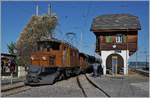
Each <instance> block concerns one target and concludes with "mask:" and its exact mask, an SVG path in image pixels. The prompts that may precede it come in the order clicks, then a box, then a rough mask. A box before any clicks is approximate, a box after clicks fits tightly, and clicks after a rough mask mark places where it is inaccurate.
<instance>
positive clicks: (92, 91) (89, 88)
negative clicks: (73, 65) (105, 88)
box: [79, 75, 106, 97]
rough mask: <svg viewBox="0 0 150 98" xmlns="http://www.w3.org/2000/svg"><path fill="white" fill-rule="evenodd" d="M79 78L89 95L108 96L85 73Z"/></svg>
mask: <svg viewBox="0 0 150 98" xmlns="http://www.w3.org/2000/svg"><path fill="white" fill-rule="evenodd" d="M79 80H80V83H81V85H82V87H83V89H84V90H85V93H86V95H87V96H88V97H106V95H105V94H104V93H103V92H101V91H100V90H98V89H97V88H95V87H94V86H93V85H92V84H90V83H89V82H88V80H87V79H86V77H85V76H84V75H80V76H79Z"/></svg>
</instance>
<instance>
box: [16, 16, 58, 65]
mask: <svg viewBox="0 0 150 98" xmlns="http://www.w3.org/2000/svg"><path fill="white" fill-rule="evenodd" d="M56 25H57V17H56V16H54V15H53V16H50V15H43V16H32V17H31V20H30V21H29V23H28V24H27V25H26V27H25V28H24V30H23V31H22V32H21V35H20V37H19V39H18V41H17V44H16V47H17V52H18V54H19V55H20V60H21V62H22V63H23V64H24V65H28V64H30V55H31V52H32V51H33V50H34V49H35V47H36V46H37V41H40V40H42V39H43V38H44V39H48V38H51V37H52V34H53V31H54V29H55V27H56Z"/></svg>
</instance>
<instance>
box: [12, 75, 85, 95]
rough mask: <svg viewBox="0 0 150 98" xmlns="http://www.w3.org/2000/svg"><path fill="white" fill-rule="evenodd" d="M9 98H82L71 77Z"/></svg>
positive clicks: (74, 79) (74, 80)
mask: <svg viewBox="0 0 150 98" xmlns="http://www.w3.org/2000/svg"><path fill="white" fill-rule="evenodd" d="M10 97H83V94H82V92H81V90H80V88H79V87H78V85H77V82H76V78H75V77H73V78H70V79H68V80H63V81H60V82H57V83H55V84H54V85H45V86H37V87H32V88H31V89H30V90H27V91H25V92H21V93H18V94H14V95H11V96H10Z"/></svg>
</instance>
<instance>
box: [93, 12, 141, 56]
mask: <svg viewBox="0 0 150 98" xmlns="http://www.w3.org/2000/svg"><path fill="white" fill-rule="evenodd" d="M138 30H141V25H140V22H139V19H138V17H137V16H134V15H131V14H105V15H101V16H97V17H96V18H94V19H93V22H92V25H91V31H93V33H94V34H95V36H96V52H98V53H99V54H101V51H109V50H129V55H132V54H133V53H134V52H135V51H136V50H137V42H138Z"/></svg>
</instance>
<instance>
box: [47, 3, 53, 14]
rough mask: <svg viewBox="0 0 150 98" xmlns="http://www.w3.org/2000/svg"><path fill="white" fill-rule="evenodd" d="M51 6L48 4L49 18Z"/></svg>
mask: <svg viewBox="0 0 150 98" xmlns="http://www.w3.org/2000/svg"><path fill="white" fill-rule="evenodd" d="M51 9H52V8H51V4H48V15H49V16H51Z"/></svg>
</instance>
